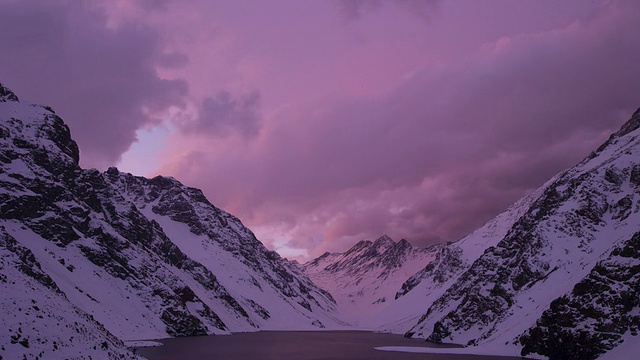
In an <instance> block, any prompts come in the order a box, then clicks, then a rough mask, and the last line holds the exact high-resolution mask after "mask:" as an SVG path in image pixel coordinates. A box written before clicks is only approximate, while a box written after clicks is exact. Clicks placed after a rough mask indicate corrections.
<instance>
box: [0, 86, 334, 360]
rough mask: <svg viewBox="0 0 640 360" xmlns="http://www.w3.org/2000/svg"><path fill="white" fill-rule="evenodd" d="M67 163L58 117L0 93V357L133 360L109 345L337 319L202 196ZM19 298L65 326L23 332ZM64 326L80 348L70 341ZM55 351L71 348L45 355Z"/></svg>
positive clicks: (68, 148) (320, 294) (322, 298)
mask: <svg viewBox="0 0 640 360" xmlns="http://www.w3.org/2000/svg"><path fill="white" fill-rule="evenodd" d="M78 159H79V153H78V147H77V145H76V144H75V142H74V141H73V139H72V138H71V136H70V132H69V129H68V127H67V126H66V125H65V124H64V122H63V121H62V119H60V118H59V117H58V116H57V115H56V114H55V113H54V112H53V111H52V110H51V109H50V108H48V107H42V106H38V105H31V104H27V103H24V102H20V101H19V99H18V97H17V96H15V95H14V94H13V93H12V92H11V91H10V90H9V89H8V88H6V87H4V86H1V85H0V185H1V186H0V229H2V234H3V236H4V238H6V239H9V240H7V241H1V242H0V251H2V252H3V254H4V253H7V254H9V255H7V256H6V257H4V256H3V261H2V263H1V264H2V267H1V268H0V283H1V284H0V286H3V291H1V292H0V302H2V304H3V305H5V306H3V309H4V310H5V313H4V315H5V316H4V317H5V318H6V319H5V320H4V321H5V322H7V321H8V322H7V323H6V325H7V326H3V327H2V329H1V330H0V333H2V332H7V333H5V334H4V336H0V356H2V358H14V357H16V356H21V355H22V354H24V355H27V356H28V357H29V356H31V357H35V356H39V357H44V358H47V357H49V356H53V357H55V356H63V357H64V356H68V357H73V356H88V355H91V354H93V355H92V356H95V354H96V353H102V354H103V355H105V354H107V352H108V351H111V352H112V353H113V354H120V355H121V356H125V357H130V358H133V357H134V355H133V354H131V353H129V352H128V351H127V350H126V348H125V347H124V346H123V344H122V342H121V341H119V340H118V339H120V340H141V339H152V338H162V337H168V336H184V335H202V334H212V333H228V332H230V331H231V332H232V331H256V330H259V329H318V328H323V327H325V326H336V325H337V324H342V322H341V321H340V320H338V319H337V318H336V313H335V302H334V300H333V298H332V297H331V295H329V294H328V293H327V292H325V291H324V290H321V289H320V288H318V287H317V286H316V285H314V284H313V282H312V281H311V280H310V279H309V278H308V277H307V276H306V275H304V274H303V273H302V272H301V271H300V270H299V269H297V268H296V267H294V266H292V265H291V264H290V263H289V262H288V261H286V260H285V259H282V258H281V257H280V256H279V255H278V254H276V253H275V252H271V251H269V250H267V249H266V248H265V247H264V246H263V244H262V243H260V242H259V241H258V240H257V239H256V238H255V236H254V235H253V233H252V232H251V231H250V230H248V229H247V228H246V227H244V226H243V225H242V223H241V222H240V221H239V220H238V219H237V218H235V217H233V216H232V215H230V214H228V213H226V212H224V211H222V210H220V209H218V208H216V207H215V206H213V205H212V204H211V203H210V202H209V201H208V200H207V199H206V198H205V197H204V195H203V194H202V192H201V191H199V190H197V189H193V188H188V187H186V186H184V185H182V184H180V183H179V182H178V181H177V180H175V179H171V178H165V177H156V178H153V179H146V178H142V177H135V176H132V175H130V174H124V173H121V172H119V171H118V170H117V169H115V168H111V169H109V170H107V171H106V172H99V171H97V170H84V169H81V168H80V167H79V166H78ZM15 249H21V250H19V251H18V253H17V255H11V254H15V253H16V251H17V250H15ZM25 254H28V255H25ZM16 256H17V258H18V259H22V258H25V256H26V259H27V260H28V264H29V265H28V266H26V265H25V263H24V261H22V262H19V261H15V260H11V259H15V258H16ZM23 260H24V259H23ZM33 269H37V271H36V270H33ZM34 274H35V275H34ZM38 274H42V275H38ZM34 276H35V278H34ZM13 278H15V279H16V280H15V281H14V280H13ZM22 279H27V280H24V281H23V280H22ZM28 279H34V280H28ZM43 279H45V280H46V281H45V282H44V283H43V281H44V280H43ZM41 288H46V289H47V290H42V289H41ZM56 289H57V290H56ZM35 292H42V293H43V294H44V295H42V296H40V295H37V294H35ZM51 292H53V293H54V294H55V295H48V294H49V293H51ZM31 293H34V294H33V295H30V294H31ZM29 297H30V298H29ZM23 298H24V299H26V298H29V301H32V300H33V301H35V303H37V305H36V306H37V307H38V308H39V309H49V308H51V309H54V308H55V309H60V311H62V312H64V313H65V314H69V315H68V320H67V319H66V318H59V317H55V316H53V313H52V314H49V315H51V316H49V315H47V316H43V317H42V318H38V319H39V320H36V323H37V326H35V327H34V329H35V330H33V331H31V330H30V331H29V332H27V331H25V326H27V325H28V324H29V323H28V322H25V321H27V318H28V315H27V314H26V313H25V311H28V312H29V314H33V313H34V311H38V310H33V309H32V310H28V309H26V308H25V307H23V306H21V305H20V304H18V302H21V301H23V300H24V299H23ZM35 303H34V304H35ZM25 309H26V310H25ZM74 314H75V315H74ZM65 316H66V315H65ZM80 318H82V319H84V320H82V321H81V320H78V319H80ZM53 321H55V322H56V324H49V322H53ZM69 322H70V323H69ZM76 322H77V323H78V324H82V325H81V326H82V332H83V333H86V334H85V336H83V337H82V339H83V340H82V341H84V343H86V344H85V345H86V346H84V345H77V342H76V341H77V339H78V336H76V335H74V333H75V332H76V329H79V328H78V326H80V325H75V323H76ZM34 324H35V323H34ZM65 329H66V330H65ZM18 330H19V331H18ZM16 331H18V333H19V334H21V335H20V337H16V336H18V335H17V334H16V333H15V332H16ZM52 331H56V332H57V333H56V334H54V333H50V332H52ZM78 331H80V330H78ZM9 332H10V333H9ZM114 335H115V337H114ZM12 336H13V338H15V339H16V340H15V341H14V340H12V339H13V338H12ZM37 339H58V340H56V342H55V345H52V343H51V342H46V341H45V342H41V341H40V340H37ZM73 339H75V340H73ZM23 340H24V341H23ZM43 341H44V340H43ZM105 342H106V345H104V346H107V347H108V349H110V350H107V349H105V348H104V347H103V345H102V344H103V343H105ZM84 343H83V344H84ZM25 344H28V346H25ZM94 346H95V349H94ZM62 348H64V349H67V350H68V351H73V350H69V349H75V350H76V351H77V353H76V354H72V353H69V352H64V353H62V354H67V355H55V354H61V353H59V352H57V351H58V349H62ZM54 352H55V354H54ZM120 355H118V356H120ZM114 356H115V355H114Z"/></svg>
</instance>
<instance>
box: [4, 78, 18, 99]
mask: <svg viewBox="0 0 640 360" xmlns="http://www.w3.org/2000/svg"><path fill="white" fill-rule="evenodd" d="M7 101H16V102H17V101H19V100H18V97H17V96H16V94H14V93H13V91H11V90H10V89H9V88H8V87H6V86H4V85H2V83H0V102H7Z"/></svg>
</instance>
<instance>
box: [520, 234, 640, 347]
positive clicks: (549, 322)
mask: <svg viewBox="0 0 640 360" xmlns="http://www.w3.org/2000/svg"><path fill="white" fill-rule="evenodd" d="M638 309H640V232H637V233H635V235H633V237H632V238H631V239H629V240H627V241H625V242H623V243H622V244H621V245H620V246H617V247H615V248H614V249H613V250H612V251H611V253H609V256H608V257H607V258H606V259H605V260H602V261H600V262H598V263H597V264H596V266H595V267H594V268H593V270H591V272H590V273H589V275H587V277H585V278H584V279H583V280H582V281H580V282H579V283H577V284H576V285H575V286H574V288H573V290H572V291H571V292H570V293H569V294H567V295H564V296H562V297H560V298H558V299H556V300H554V301H553V302H552V303H551V305H550V307H549V309H548V310H546V311H545V312H544V313H543V314H542V317H541V318H540V319H539V320H538V321H537V323H536V326H535V327H533V328H531V329H529V330H528V331H527V332H526V333H525V334H524V335H522V336H521V337H520V339H519V341H520V344H521V345H522V346H523V348H522V355H523V356H526V355H529V354H532V353H537V354H540V355H544V356H547V357H549V359H567V360H569V359H576V360H577V359H584V360H588V359H595V358H597V357H598V356H600V355H602V354H603V353H605V352H606V351H608V350H611V349H612V348H614V347H615V346H616V345H619V344H620V343H621V341H622V336H623V335H624V334H625V333H627V332H630V333H631V334H632V335H633V336H638V331H639V329H640V315H638V314H640V312H638ZM634 314H635V315H634Z"/></svg>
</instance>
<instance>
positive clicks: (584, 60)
mask: <svg viewBox="0 0 640 360" xmlns="http://www.w3.org/2000/svg"><path fill="white" fill-rule="evenodd" d="M626 6H628V4H613V5H611V6H609V7H606V8H604V9H603V10H602V12H601V13H599V14H596V15H595V16H592V17H590V18H587V19H579V20H576V21H575V22H574V23H572V24H568V25H567V26H564V27H562V28H560V29H556V30H552V31H544V32H536V33H533V34H513V35H511V36H501V37H500V38H499V39H496V42H495V43H494V44H495V45H494V46H491V45H486V46H484V47H483V48H480V49H478V50H477V51H476V52H475V53H474V54H473V56H469V57H467V58H465V59H463V60H460V61H457V62H451V63H449V64H448V65H446V66H440V67H437V68H432V67H429V66H426V67H424V68H422V69H421V70H419V71H416V72H414V73H413V75H412V76H410V77H407V78H405V79H404V81H403V82H402V83H401V84H400V85H399V86H397V87H395V89H393V90H392V91H390V92H388V93H386V94H383V95H381V96H377V97H363V98H359V99H357V98H345V99H344V100H342V101H340V100H338V101H336V100H335V99H331V101H330V102H323V101H322V100H319V101H318V102H316V103H315V104H313V105H315V106H305V107H295V106H293V107H291V108H287V109H284V110H282V111H280V113H279V114H278V115H279V116H277V118H276V119H272V120H271V121H269V122H267V123H265V124H264V128H263V131H262V132H261V135H260V137H259V138H258V139H256V140H255V141H254V142H252V143H250V144H245V145H243V146H245V147H244V151H242V152H236V151H230V152H225V151H224V149H222V150H221V149H217V150H216V151H213V152H206V151H204V152H202V153H200V156H201V157H200V158H199V161H198V162H197V166H195V167H194V168H192V169H191V171H192V173H191V175H189V176H187V179H186V180H187V181H188V182H190V183H192V184H194V185H197V186H200V187H203V188H204V189H205V191H206V192H207V193H208V194H213V195H212V198H213V199H217V200H218V201H219V202H220V203H221V204H228V205H229V206H228V208H229V210H231V211H232V212H235V213H238V214H240V215H241V216H242V215H244V218H245V220H246V222H247V223H248V224H253V225H254V226H256V227H257V228H261V227H269V224H275V223H277V224H279V227H278V228H279V230H278V234H277V235H273V234H269V233H268V231H265V233H264V234H263V235H264V237H273V238H278V237H282V236H284V237H288V238H289V239H290V241H289V243H288V246H290V247H293V248H305V249H310V252H311V253H312V254H319V253H321V252H322V251H324V250H327V249H329V250H330V249H335V248H344V246H345V244H349V245H350V244H352V243H353V241H355V240H358V239H361V238H369V239H371V238H375V237H376V236H378V235H380V234H382V233H388V234H390V235H391V236H393V237H395V238H401V237H406V238H409V239H410V240H412V241H413V242H415V243H419V244H423V245H425V244H428V243H433V242H440V241H450V240H455V239H457V238H459V237H461V236H463V235H464V234H466V233H467V232H469V231H472V230H473V229H474V228H475V227H477V226H480V225H482V223H484V222H485V221H487V220H489V219H490V218H491V217H493V216H495V214H496V213H497V212H499V211H500V210H502V209H504V208H505V207H506V206H508V205H509V204H510V203H512V202H513V201H515V200H516V199H517V198H518V197H520V196H522V195H524V194H525V193H526V192H527V191H530V190H532V189H533V188H535V187H537V186H539V185H541V184H542V183H543V182H544V181H545V180H546V179H548V178H549V177H550V176H552V175H554V174H555V173H557V172H558V171H560V170H562V169H564V168H566V167H568V166H571V165H572V164H574V163H576V162H577V161H578V160H580V159H581V158H582V157H584V156H586V155H588V154H589V152H590V151H591V150H593V149H594V148H595V147H597V146H598V145H599V143H601V142H602V141H603V140H604V139H606V136H608V133H610V132H612V131H614V130H615V129H616V127H618V126H619V125H620V124H621V123H622V121H623V120H624V117H625V116H628V114H630V113H631V112H632V110H634V109H635V108H636V107H637V106H638V99H637V97H636V96H635V94H637V93H638V90H640V86H639V85H638V84H640V78H638V77H639V76H640V75H638V74H635V73H634V72H632V71H629V69H632V68H633V67H634V64H635V63H637V62H638V61H639V60H640V36H636V35H635V33H634V31H633V28H634V26H635V25H634V24H635V20H637V19H636V18H635V15H633V14H635V12H632V11H630V10H628V9H626V8H625V7H626ZM185 141H188V139H185ZM229 146H234V148H236V147H237V146H238V144H237V143H234V142H230V143H229ZM181 161H182V160H181V159H178V160H177V163H180V162H181ZM173 166H175V165H172V164H167V165H166V166H165V167H164V168H163V169H162V171H165V172H170V173H171V172H174V171H173V170H172V169H173ZM276 209H277V210H276ZM279 241H281V240H279Z"/></svg>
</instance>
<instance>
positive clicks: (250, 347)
mask: <svg viewBox="0 0 640 360" xmlns="http://www.w3.org/2000/svg"><path fill="white" fill-rule="evenodd" d="M159 341H160V342H162V343H163V344H164V346H161V347H154V348H145V349H138V354H140V355H142V356H145V357H146V358H148V359H150V360H170V359H171V360H174V359H190V360H200V359H202V360H204V359H206V360H213V359H230V360H235V359H238V360H241V359H242V360H246V359H256V360H259V359H264V360H276V359H277V360H281V359H294V360H312V359H313V360H321V359H323V360H330V359H331V360H339V359H345V360H347V359H349V360H359V359H362V360H386V359H390V360H391V359H393V360H398V359H423V360H490V359H493V360H508V359H521V358H516V357H499V356H480V355H452V354H412V353H402V352H388V351H379V350H375V348H376V347H383V346H414V347H427V345H428V344H427V343H425V342H424V341H422V340H417V339H406V338H404V337H402V335H393V334H376V333H370V332H361V331H313V332H306V331H265V332H257V333H241V334H234V335H218V336H200V337H185V338H177V339H166V340H159Z"/></svg>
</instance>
